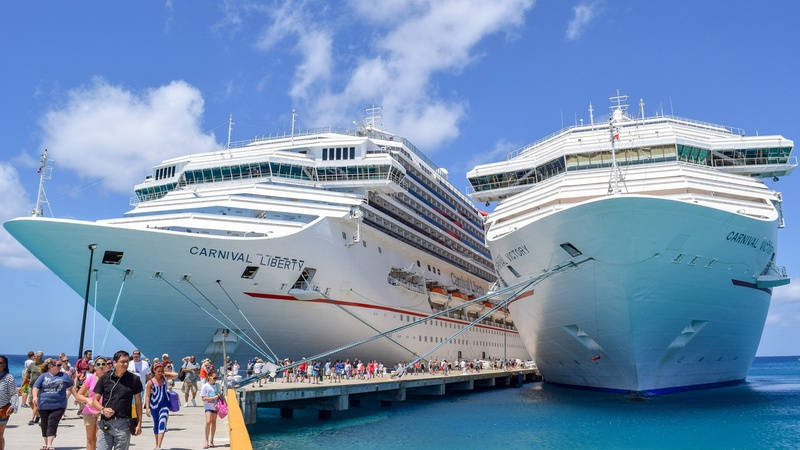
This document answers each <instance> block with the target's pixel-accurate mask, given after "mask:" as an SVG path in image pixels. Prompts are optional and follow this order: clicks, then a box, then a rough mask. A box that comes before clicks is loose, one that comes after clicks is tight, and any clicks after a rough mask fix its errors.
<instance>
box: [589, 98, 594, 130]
mask: <svg viewBox="0 0 800 450" xmlns="http://www.w3.org/2000/svg"><path fill="white" fill-rule="evenodd" d="M589 124H591V125H594V108H592V101H591V100H589Z"/></svg>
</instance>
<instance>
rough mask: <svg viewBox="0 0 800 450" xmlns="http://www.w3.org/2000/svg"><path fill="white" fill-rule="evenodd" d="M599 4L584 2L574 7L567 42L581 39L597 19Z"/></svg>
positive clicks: (568, 27)
mask: <svg viewBox="0 0 800 450" xmlns="http://www.w3.org/2000/svg"><path fill="white" fill-rule="evenodd" d="M598 7H599V4H598V2H582V3H579V4H577V5H575V6H573V7H572V13H573V16H572V20H570V21H569V24H567V40H568V41H576V40H578V39H580V37H581V36H582V35H583V32H584V31H586V27H587V26H588V25H589V23H590V22H591V21H592V20H594V19H595V18H596V17H597V12H598V11H597V10H598Z"/></svg>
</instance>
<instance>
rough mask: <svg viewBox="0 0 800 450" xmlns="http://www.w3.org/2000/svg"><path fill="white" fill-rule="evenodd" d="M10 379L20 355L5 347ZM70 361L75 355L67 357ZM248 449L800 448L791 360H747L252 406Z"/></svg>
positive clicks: (798, 385) (799, 407) (797, 382)
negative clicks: (608, 389) (309, 404)
mask: <svg viewBox="0 0 800 450" xmlns="http://www.w3.org/2000/svg"><path fill="white" fill-rule="evenodd" d="M8 356H9V360H10V363H11V364H10V369H11V370H12V373H14V375H15V377H16V378H17V383H19V374H20V372H21V370H22V363H23V361H24V360H25V357H24V356H19V355H8ZM72 359H73V360H74V358H72ZM249 430H250V435H251V438H252V441H253V445H254V448H259V449H260V448H292V449H294V448H320V449H322V448H326V449H330V448H346V449H348V450H351V449H361V448H364V449H367V448H369V449H375V448H401V447H402V448H435V449H441V448H448V449H449V448H460V449H466V448H479V447H484V448H744V449H750V448H800V361H798V357H796V356H792V357H769V358H756V360H755V362H754V363H753V366H752V368H751V369H750V372H749V374H748V377H747V382H746V383H744V384H740V385H736V386H730V387H723V388H717V389H708V390H698V391H689V392H682V393H677V394H669V395H663V396H658V397H653V398H648V399H645V400H634V399H631V398H629V397H626V396H624V395H619V394H607V393H602V392H591V391H578V390H574V389H568V388H561V387H557V386H552V385H548V384H541V383H531V384H526V385H524V386H523V387H521V388H503V389H489V390H485V391H481V392H478V393H471V394H458V395H447V396H445V397H443V398H437V399H432V400H418V399H410V400H408V401H406V402H403V403H395V404H394V405H393V406H392V408H391V409H381V408H379V406H378V405H376V404H375V405H373V404H370V403H367V402H364V403H363V406H362V407H360V408H352V409H351V410H350V411H344V412H334V414H333V419H331V420H329V421H324V422H323V421H319V420H317V415H316V412H314V411H303V410H297V411H295V416H294V418H293V419H289V420H286V419H281V418H280V417H279V412H278V411H277V410H273V409H261V410H259V422H258V424H256V425H254V426H251V427H249Z"/></svg>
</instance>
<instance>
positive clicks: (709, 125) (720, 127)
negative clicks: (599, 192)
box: [506, 115, 745, 160]
mask: <svg viewBox="0 0 800 450" xmlns="http://www.w3.org/2000/svg"><path fill="white" fill-rule="evenodd" d="M659 119H660V121H664V122H669V121H677V122H684V123H685V124H687V125H694V126H700V127H702V128H714V129H715V130H717V131H726V132H728V133H731V134H734V135H737V136H744V135H745V130H744V129H743V128H739V127H731V126H727V125H720V124H716V123H711V122H703V121H701V120H694V119H687V118H685V117H679V116H675V115H656V116H650V117H645V118H644V119H641V118H632V119H631V120H630V121H628V122H622V123H619V124H617V126H619V127H625V126H631V125H634V126H636V125H642V124H643V123H644V122H649V123H650V124H652V123H658V122H659ZM607 127H608V124H606V123H605V122H596V123H594V124H593V125H570V126H567V127H564V128H562V129H560V130H558V131H555V132H553V133H550V134H548V135H546V136H544V137H542V138H540V139H537V140H535V141H533V142H532V143H530V144H526V145H524V146H523V147H520V148H518V149H516V150H513V151H510V152H508V153H507V154H506V160H509V159H512V158H515V157H517V156H519V155H520V154H521V153H523V152H524V151H526V150H528V149H530V148H533V147H535V146H537V145H539V144H541V143H542V142H545V141H547V140H550V139H552V138H554V137H556V136H558V135H560V134H562V133H565V132H567V131H570V130H575V131H578V132H585V131H594V130H597V129H602V128H607Z"/></svg>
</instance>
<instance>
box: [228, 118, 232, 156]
mask: <svg viewBox="0 0 800 450" xmlns="http://www.w3.org/2000/svg"><path fill="white" fill-rule="evenodd" d="M232 130H233V114H229V115H228V146H227V149H228V150H230V149H231V131H232Z"/></svg>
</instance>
